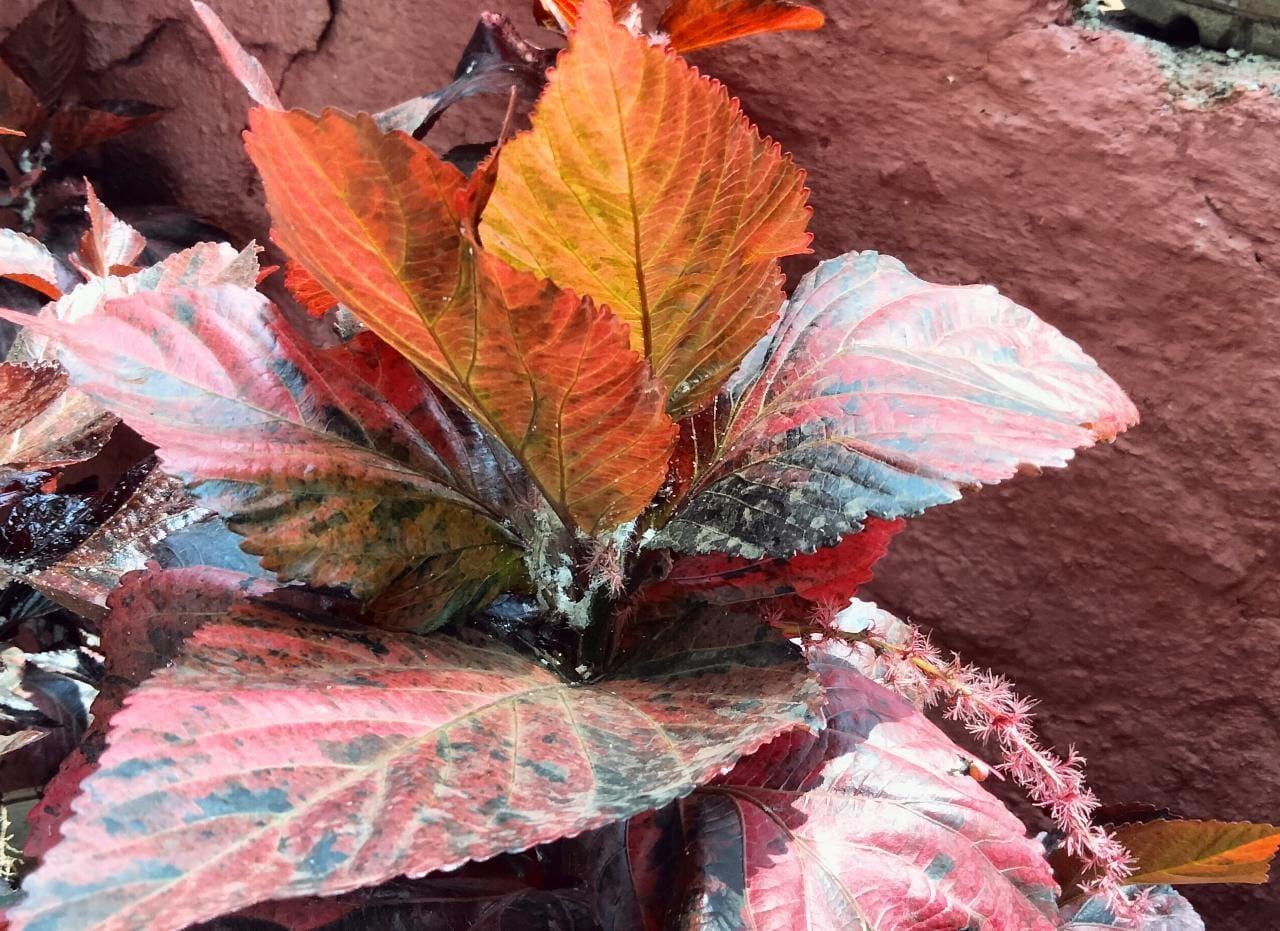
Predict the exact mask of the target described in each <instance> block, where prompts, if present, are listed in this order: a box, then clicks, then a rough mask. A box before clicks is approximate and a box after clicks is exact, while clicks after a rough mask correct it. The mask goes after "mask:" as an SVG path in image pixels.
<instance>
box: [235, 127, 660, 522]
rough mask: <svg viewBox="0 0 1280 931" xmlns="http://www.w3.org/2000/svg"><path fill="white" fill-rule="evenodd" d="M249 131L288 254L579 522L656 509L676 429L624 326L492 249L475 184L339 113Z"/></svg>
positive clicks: (399, 136) (397, 136)
mask: <svg viewBox="0 0 1280 931" xmlns="http://www.w3.org/2000/svg"><path fill="white" fill-rule="evenodd" d="M249 123H250V127H251V130H252V131H251V133H250V134H249V136H248V138H247V142H246V145H247V148H248V151H249V155H250V157H251V158H252V159H253V161H254V164H256V165H257V166H258V170H259V172H261V174H262V178H263V183H264V185H265V187H266V191H267V200H268V206H269V208H270V210H271V214H272V219H273V221H274V225H275V235H276V238H277V241H278V242H279V244H280V245H281V247H282V248H284V249H285V251H286V252H288V253H289V255H290V257H291V258H292V259H294V260H296V261H298V262H300V263H301V264H302V265H304V266H305V267H306V269H307V271H308V272H310V273H311V275H312V276H313V277H314V278H315V279H316V280H317V281H318V282H319V283H320V284H321V285H322V286H323V287H324V288H325V290H327V291H328V292H329V293H330V294H332V295H333V296H334V297H335V298H336V299H338V300H339V301H340V302H341V303H342V304H343V305H344V306H345V307H347V308H349V309H350V310H351V311H352V312H353V313H355V314H356V316H357V317H358V318H359V319H360V320H361V322H363V323H364V324H366V325H367V326H369V327H370V328H371V329H372V330H374V332H376V333H378V335H380V336H381V337H382V338H383V339H385V340H386V341H387V342H388V343H390V344H391V345H392V346H395V347H396V349H398V350H399V351H400V352H402V353H404V355H405V356H406V357H407V358H408V359H409V360H410V361H412V362H413V363H414V365H416V366H418V368H420V369H421V370H422V371H423V372H425V373H426V374H427V376H428V377H429V378H431V380H432V381H433V382H434V383H435V384H436V385H437V386H438V387H439V388H440V389H441V390H442V391H443V392H445V394H447V395H448V396H449V397H450V398H452V399H453V400H454V401H455V402H456V403H457V404H458V405H459V406H460V407H462V408H464V409H466V410H467V411H469V412H470V413H471V414H472V415H473V416H475V417H476V419H477V420H478V421H480V423H482V424H483V425H484V426H485V427H486V428H487V429H489V430H490V431H491V432H492V433H493V434H494V435H495V436H497V437H498V438H499V439H501V440H502V442H503V443H504V444H505V445H506V446H507V448H508V449H510V450H511V452H512V453H513V454H514V455H515V456H516V458H517V459H519V461H520V462H521V464H522V465H524V466H525V468H526V469H527V470H528V472H529V474H530V475H531V477H532V478H533V480H534V481H535V482H536V483H537V485H538V487H539V488H540V489H541V490H542V492H543V494H544V495H545V496H546V498H547V500H548V501H549V502H550V504H551V505H552V507H554V508H555V509H556V511H557V513H559V514H560V515H561V517H562V518H563V519H565V521H566V522H567V523H572V524H576V525H577V526H578V527H580V528H582V529H583V530H587V531H592V530H595V529H598V528H599V529H603V528H607V527H610V526H613V525H615V524H618V523H622V522H624V521H626V520H629V519H630V518H632V517H634V516H635V515H636V514H637V513H639V511H640V510H641V509H642V508H644V507H645V506H646V505H647V504H648V503H649V502H650V500H651V499H652V497H653V494H654V493H655V492H656V491H657V489H658V487H659V486H660V485H661V483H662V480H663V478H664V473H665V471H666V460H667V454H668V452H669V451H670V447H671V442H672V438H673V434H674V427H673V426H672V424H671V422H670V421H669V420H668V419H667V418H666V416H665V415H664V414H663V411H662V397H661V394H660V392H659V390H658V389H657V387H656V385H655V384H654V383H653V381H652V379H651V377H650V374H649V370H648V366H647V365H646V364H645V363H644V361H643V360H642V359H639V358H638V357H637V356H636V354H635V353H633V352H632V351H631V350H630V349H629V348H628V338H627V329H626V326H625V325H624V324H622V323H621V321H619V320H618V319H617V318H615V317H614V316H613V315H612V314H610V313H609V312H608V311H606V310H604V309H602V308H599V307H597V306H596V305H594V304H593V303H592V302H591V301H590V300H587V299H579V298H578V297H576V296H575V295H574V294H572V293H571V292H568V291H560V290H558V289H556V288H555V287H554V286H553V285H551V284H550V283H549V282H546V281H541V280H539V279H537V278H535V277H534V276H533V275H531V274H526V273H523V272H517V271H514V270H513V269H511V268H509V267H507V266H506V265H504V264H503V263H502V262H500V261H498V260H497V259H496V258H494V257H493V256H491V255H487V254H485V253H483V252H479V251H477V250H476V248H475V245H474V243H472V242H471V241H470V240H469V239H468V238H467V237H466V236H465V235H464V234H463V230H462V217H460V216H459V214H458V212H457V211H458V207H459V205H460V201H461V200H463V199H465V196H466V179H465V178H464V177H463V176H462V174H461V173H460V172H459V171H458V170H457V169H456V168H454V167H452V166H451V165H448V164H445V163H444V162H441V161H440V160H439V159H438V158H437V157H436V156H435V154H434V153H432V152H431V150H430V149H428V148H427V147H426V146H423V145H421V144H420V143H417V142H415V141H414V140H413V139H411V138H409V137H408V136H406V135H404V134H403V133H389V134H388V133H383V132H382V131H381V130H379V129H378V127H377V125H376V124H375V123H374V121H373V119H372V118H371V117H369V116H368V115H367V114H366V115H360V116H357V117H354V118H353V117H349V116H346V115H345V114H342V113H338V112H336V111H332V110H328V111H325V113H324V114H323V115H321V116H319V117H316V116H312V115H311V114H308V113H304V112H302V111H299V110H293V111H289V112H287V113H282V112H274V111H271V110H264V109H255V110H254V111H253V112H252V113H250V118H249Z"/></svg>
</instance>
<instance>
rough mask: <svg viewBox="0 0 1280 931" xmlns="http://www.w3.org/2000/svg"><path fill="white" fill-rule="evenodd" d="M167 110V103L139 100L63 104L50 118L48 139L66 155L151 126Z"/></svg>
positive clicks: (58, 150)
mask: <svg viewBox="0 0 1280 931" xmlns="http://www.w3.org/2000/svg"><path fill="white" fill-rule="evenodd" d="M166 112H167V111H166V109H165V108H164V107H156V106H152V105H151V104H148V103H142V102H140V101H137V100H103V101H99V102H98V103H96V104H94V105H93V106H83V105H77V106H72V107H63V108H62V109H60V110H58V111H57V112H56V113H54V114H53V116H52V117H50V118H49V141H50V143H51V144H52V145H53V151H54V153H55V155H56V156H57V157H58V158H59V159H66V158H69V157H70V156H72V155H74V154H75V153H77V152H79V151H80V150H81V149H84V148H88V147H89V146H91V145H98V144H99V143H102V142H106V141H107V140H108V139H113V138H115V137H116V136H119V135H121V134H122V133H127V132H129V131H131V130H134V129H141V128H142V127H144V126H150V125H151V124H152V123H154V122H156V121H157V120H159V119H160V118H161V117H162V116H164V115H165V113H166Z"/></svg>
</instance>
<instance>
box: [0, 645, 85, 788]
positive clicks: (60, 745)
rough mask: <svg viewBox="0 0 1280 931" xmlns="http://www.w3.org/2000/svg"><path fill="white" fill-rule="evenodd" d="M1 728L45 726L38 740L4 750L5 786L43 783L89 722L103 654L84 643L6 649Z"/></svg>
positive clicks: (0, 780) (1, 776)
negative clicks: (67, 646)
mask: <svg viewBox="0 0 1280 931" xmlns="http://www.w3.org/2000/svg"><path fill="white" fill-rule="evenodd" d="M0 667H2V669H0V730H3V731H4V732H6V733H9V734H13V733H15V732H19V731H23V730H28V729H32V728H35V729H39V730H42V731H45V732H46V735H45V736H44V737H43V738H42V739H41V740H39V741H38V742H34V743H29V744H27V745H25V746H21V747H10V748H8V752H6V753H5V754H4V755H3V756H0V792H11V791H13V790H15V789H21V788H27V787H30V786H38V785H41V784H43V783H44V782H46V781H47V780H48V779H49V777H50V776H52V775H53V773H54V772H55V771H56V770H57V768H58V765H59V764H60V763H61V762H62V760H63V758H64V757H66V755H67V754H68V753H69V752H71V749H72V748H73V747H75V745H76V743H77V742H78V741H79V740H80V737H81V735H82V734H83V733H84V732H85V730H86V729H87V728H88V726H89V705H90V704H91V703H92V701H93V699H94V696H95V695H96V694H97V682H98V680H99V679H100V678H101V674H102V669H101V659H100V657H98V656H97V655H96V654H94V653H92V652H90V651H87V650H83V649H67V650H55V651H50V652H47V653H23V651H22V650H20V649H18V648H17V647H9V648H7V649H5V650H4V651H3V652H0Z"/></svg>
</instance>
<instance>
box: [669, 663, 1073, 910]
mask: <svg viewBox="0 0 1280 931" xmlns="http://www.w3.org/2000/svg"><path fill="white" fill-rule="evenodd" d="M815 666H816V668H817V669H818V671H819V672H820V674H821V678H822V682H823V686H824V687H825V689H826V693H827V707H826V711H825V714H826V719H827V726H826V729H824V730H822V731H820V732H819V733H817V734H816V735H814V734H805V733H800V732H794V733H792V734H790V735H784V736H783V737H780V738H778V739H777V740H775V741H774V742H773V743H771V744H769V745H768V746H766V747H764V748H763V749H762V750H760V751H758V752H757V753H755V754H754V755H752V756H750V757H748V758H746V759H744V760H742V762H740V763H739V764H738V766H737V767H736V768H735V769H734V770H733V771H732V772H731V773H729V774H728V775H726V776H724V777H722V778H721V779H719V780H717V781H716V782H715V783H714V784H713V785H711V786H707V787H705V788H703V789H700V790H698V792H696V793H695V794H694V795H693V796H691V797H690V798H689V799H688V800H686V801H685V802H683V803H681V806H680V810H681V817H682V819H683V820H684V822H685V823H686V831H687V836H688V838H689V847H688V852H687V854H686V855H687V856H688V857H689V858H690V860H691V861H692V863H691V870H690V873H689V875H691V876H692V879H691V887H690V888H689V889H688V890H684V891H683V892H682V893H681V894H680V895H679V896H673V897H672V898H675V900H676V901H682V902H685V903H687V904H686V906H685V909H684V914H683V915H682V916H681V921H680V924H679V926H680V927H686V928H739V927H750V928H757V929H761V931H766V929H770V931H772V929H776V931H800V929H809V928H813V929H819V928H822V929H826V928H866V929H868V931H870V929H875V931H896V929H901V931H910V929H918V928H961V927H965V926H968V925H970V924H972V922H973V921H974V920H975V917H976V916H981V919H982V921H983V922H985V923H986V924H987V925H989V926H990V927H992V928H1010V929H1013V928H1017V929H1019V931H1033V929H1051V928H1053V927H1056V922H1054V921H1053V920H1052V919H1051V917H1050V916H1052V915H1053V912H1054V892H1055V891H1056V887H1055V886H1054V883H1053V877H1052V875H1051V874H1050V872H1049V867H1048V864H1047V863H1046V862H1045V860H1044V856H1043V853H1042V849H1041V847H1040V845H1039V844H1038V843H1037V842H1036V841H1034V840H1032V839H1031V838H1029V837H1027V836H1026V833H1025V829H1024V828H1023V826H1022V825H1021V824H1020V823H1019V821H1018V819H1017V818H1015V817H1014V816H1013V815H1012V814H1010V813H1009V812H1008V811H1007V810H1006V809H1005V808H1004V806H1003V805H1002V804H1001V803H1000V802H999V800H997V799H996V798H995V797H994V796H992V795H990V794H989V793H987V792H986V791H985V790H984V789H983V788H982V787H981V786H980V785H979V784H978V783H977V782H976V781H974V780H973V779H971V778H970V777H969V776H968V775H965V773H966V771H967V766H966V765H965V764H966V762H967V761H966V760H965V758H964V754H963V753H962V751H961V750H960V749H959V748H958V747H956V746H955V745H954V744H952V743H951V742H950V741H949V740H948V739H947V738H946V737H945V736H944V735H943V734H942V732H941V731H939V730H938V729H937V728H936V727H934V726H933V725H932V724H930V723H929V722H928V721H927V720H925V718H924V717H923V716H921V715H920V713H919V712H918V711H916V710H915V709H914V708H912V707H911V706H910V705H909V704H907V702H905V701H904V700H902V699H901V698H899V697H898V696H896V695H894V694H892V693H891V692H888V691H887V690H885V689H883V688H881V687H880V686H878V685H876V684H874V683H873V682H871V681H870V680H869V679H867V678H865V677H864V676H862V675H860V674H859V673H857V672H855V671H854V670H853V669H852V668H850V667H848V666H846V665H845V664H844V663H842V662H841V661H839V660H835V659H831V658H823V657H821V656H820V655H819V656H818V658H817V661H816V664H815Z"/></svg>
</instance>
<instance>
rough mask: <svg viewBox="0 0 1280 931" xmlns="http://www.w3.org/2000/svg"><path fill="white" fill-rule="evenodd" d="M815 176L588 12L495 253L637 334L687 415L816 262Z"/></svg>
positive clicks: (509, 191)
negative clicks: (797, 262)
mask: <svg viewBox="0 0 1280 931" xmlns="http://www.w3.org/2000/svg"><path fill="white" fill-rule="evenodd" d="M807 196H808V195H807V191H806V190H805V188H804V175H803V173H802V172H800V171H799V170H798V169H796V168H795V167H794V166H793V165H792V163H791V160H790V159H789V158H787V157H785V156H784V155H783V154H782V152H781V151H780V150H779V148H778V146H777V145H775V144H774V143H772V142H770V141H768V140H765V139H761V138H760V136H759V134H758V133H757V132H756V130H755V129H754V128H752V126H751V125H750V123H748V122H747V119H746V117H744V116H743V115H742V113H741V111H740V110H739V109H738V107H737V104H736V103H735V102H734V101H733V100H731V99H730V97H729V95H728V94H727V93H725V90H724V88H723V87H721V86H720V85H719V84H717V83H715V82H714V81H711V80H709V79H707V78H704V77H702V76H700V75H699V74H698V73H697V72H696V71H694V70H693V69H692V68H690V67H689V66H688V65H687V64H685V63H684V62H683V61H681V60H680V59H679V58H678V57H677V56H675V55H673V54H671V53H670V52H668V51H666V50H664V49H661V48H658V47H654V46H651V45H650V44H649V43H648V41H647V40H645V39H643V38H637V37H636V36H633V35H632V34H631V33H630V32H628V31H627V30H626V29H624V28H623V27H621V26H617V25H615V24H614V23H613V18H612V15H611V14H610V12H609V9H608V7H607V5H606V4H604V3H603V2H602V0H601V2H592V3H589V4H588V6H587V7H586V9H585V11H584V15H583V18H582V20H581V22H580V23H579V25H578V27H577V29H576V30H574V32H573V33H572V34H571V35H570V38H569V48H568V51H566V52H565V53H563V54H562V55H561V56H560V58H559V59H558V60H557V62H556V68H555V70H554V71H553V72H552V74H551V77H550V80H549V82H548V84H547V89H546V91H545V92H544V94H543V96H542V99H541V100H540V101H539V103H538V106H537V108H536V110H535V111H534V115H533V127H532V129H531V130H530V131H529V132H526V133H522V134H521V135H519V136H517V137H516V138H515V139H513V140H512V141H511V142H510V143H508V144H507V146H506V148H505V149H504V150H503V153H502V169H501V171H500V172H499V175H498V184H497V188H496V189H495V190H494V193H493V197H492V199H491V200H490V201H489V206H488V209H487V210H486V211H485V213H484V223H483V225H482V227H481V235H482V238H483V241H484V244H485V246H486V248H488V249H490V250H492V251H493V252H495V253H496V254H497V255H498V256H500V257H501V258H503V259H505V260H506V261H508V262H510V263H511V264H513V265H515V266H517V267H519V268H525V269H529V270H531V271H534V272H536V273H537V274H539V275H545V276H546V277H548V278H550V279H551V280H552V281H554V282H556V284H558V285H560V286H561V287H566V288H572V289H573V290H574V291H576V292H579V293H584V294H590V295H591V296H592V297H594V298H595V299H596V300H597V301H599V302H601V303H603V304H606V305H608V307H609V308H610V309H611V310H613V312H614V313H616V314H618V315H619V316H620V317H622V319H623V320H625V321H626V322H627V323H629V324H630V325H631V345H632V347H633V348H635V349H636V350H637V351H640V352H643V353H644V354H645V356H647V357H648V358H649V359H650V360H651V361H652V363H653V367H654V372H655V373H656V375H657V377H658V379H659V380H660V381H661V382H662V383H663V385H664V386H666V388H667V389H668V391H669V392H670V397H669V399H668V409H669V410H670V411H671V412H672V413H674V414H678V415H682V414H684V413H687V412H689V411H691V410H694V409H696V408H698V407H700V406H701V405H702V404H703V403H705V402H706V401H708V400H710V398H711V397H712V395H714V393H715V391H716V390H717V389H718V388H719V387H720V385H721V384H722V383H723V381H724V379H725V378H726V377H727V376H728V375H729V373H730V372H731V371H732V370H733V368H734V367H735V366H736V365H737V364H738V361H739V360H740V359H741V358H742V357H743V355H744V354H745V353H746V352H747V350H748V349H750V348H751V346H752V345H753V344H754V343H755V342H756V341H757V340H758V339H759V338H760V337H761V336H762V335H764V333H765V331H766V330H768V328H769V326H770V324H771V323H772V322H773V320H774V319H775V317H776V315H777V310H778V307H779V305H780V304H781V302H782V289H781V285H782V275H781V273H780V271H779V267H778V262H777V259H778V258H779V257H780V256H784V255H790V254H793V253H797V252H804V251H805V250H806V247H807V246H808V243H809V234H808V233H807V232H805V227H806V225H807V224H808V220H809V211H808V208H807V207H806V206H805V202H806V198H807Z"/></svg>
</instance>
